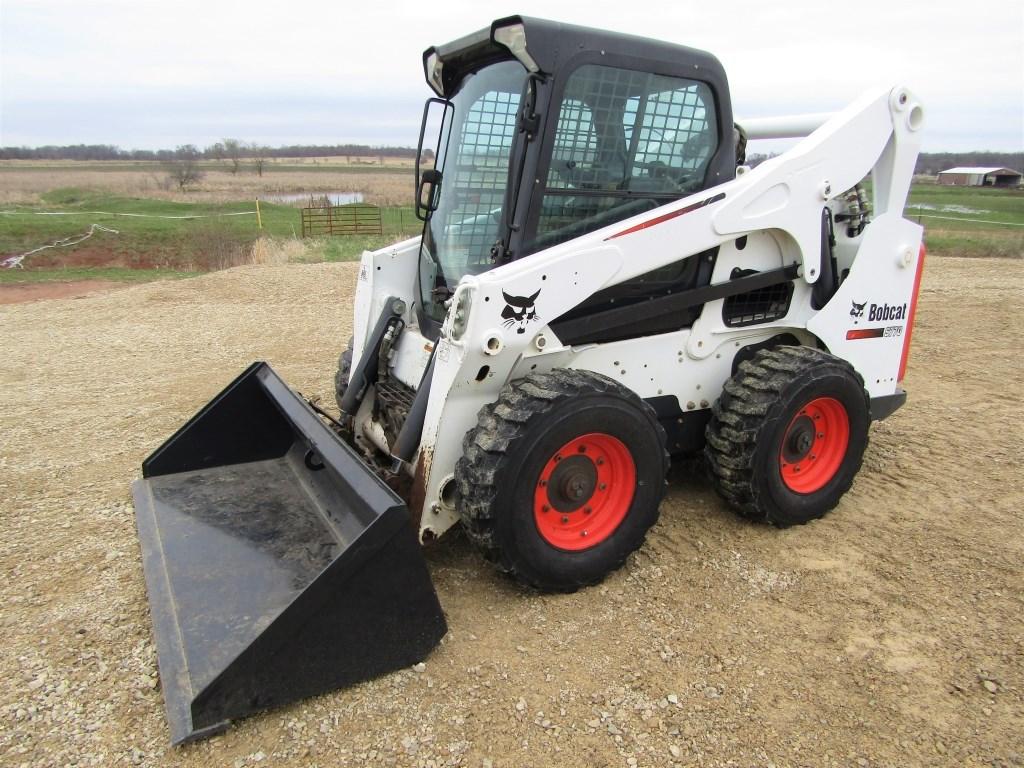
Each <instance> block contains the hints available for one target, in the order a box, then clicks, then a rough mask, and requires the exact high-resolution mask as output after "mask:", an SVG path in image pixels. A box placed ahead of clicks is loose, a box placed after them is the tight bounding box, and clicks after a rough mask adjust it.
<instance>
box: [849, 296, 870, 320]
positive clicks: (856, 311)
mask: <svg viewBox="0 0 1024 768" xmlns="http://www.w3.org/2000/svg"><path fill="white" fill-rule="evenodd" d="M850 303H851V304H853V309H851V310H850V317H864V307H866V306H867V304H868V303H867V302H866V301H865V302H864V303H863V304H858V303H857V302H856V301H852V300H851V301H850Z"/></svg>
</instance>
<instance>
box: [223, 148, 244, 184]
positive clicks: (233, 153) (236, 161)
mask: <svg viewBox="0 0 1024 768" xmlns="http://www.w3.org/2000/svg"><path fill="white" fill-rule="evenodd" d="M221 144H223V145H224V157H226V158H227V159H228V160H229V161H230V163H231V173H232V174H234V175H236V176H237V175H238V169H239V168H240V167H241V165H242V154H243V152H244V150H245V147H244V146H243V144H242V142H240V141H239V140H238V139H224V140H223V141H221Z"/></svg>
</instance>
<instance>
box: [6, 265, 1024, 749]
mask: <svg viewBox="0 0 1024 768" xmlns="http://www.w3.org/2000/svg"><path fill="white" fill-rule="evenodd" d="M354 279H355V266H354V265H347V264H343V265H311V266H299V265H294V266H287V267H243V268H238V269H234V270H230V271H227V272H220V273H216V274H211V275H208V276H205V277H202V278H196V279H192V280H183V281H175V282H163V283H153V284H147V285H139V286H132V287H129V288H124V289H121V290H118V291H116V292H112V293H108V294H94V295H91V296H88V297H85V298H79V299H57V300H52V301H41V302H34V303H29V304H19V305H10V306H3V307H0V324H2V327H3V334H2V336H0V386H2V389H0V391H2V393H3V397H4V399H5V404H4V408H3V410H2V411H0V498H2V502H0V505H2V506H0V577H2V581H0V601H2V602H0V605H2V606H3V610H2V613H0V628H2V631H3V645H2V647H0V648H2V650H0V763H2V764H3V765H12V766H17V765H181V766H207V765H217V766H221V765H224V766H248V765H319V766H338V765H358V766H363V765H395V766H537V767H540V766H627V767H628V766H655V765H658V766H661V765H701V766H725V765H736V766H755V765H756V766H768V765H775V766H780V767H781V766H797V765H799V766H832V765H837V766H858V767H860V766H869V765H870V766H875V765H890V766H907V765H929V766H930V765H949V766H963V765H969V766H970V765H986V766H1014V765H1024V614H1022V603H1024V577H1022V570H1021V563H1022V554H1024V520H1022V513H1021V509H1022V507H1024V494H1022V488H1024V474H1022V472H1021V469H1020V466H1021V460H1022V458H1024V456H1022V453H1024V451H1022V447H1021V446H1022V444H1024V439H1022V438H1024V429H1022V426H1021V422H1020V419H1021V416H1022V408H1021V404H1022V396H1021V387H1020V373H1021V364H1020V353H1021V337H1022V336H1024V320H1022V318H1024V298H1022V297H1024V262H1021V261H1009V260H1001V261H997V260H960V259H943V258H935V257H933V258H932V259H931V260H930V262H929V265H928V267H927V269H926V273H925V283H924V289H923V294H922V299H921V307H920V312H919V319H918V326H917V331H916V333H915V337H914V352H913V355H912V360H911V368H910V374H909V375H908V380H907V388H908V390H909V391H910V401H909V403H908V405H907V406H906V408H904V409H903V410H902V411H900V412H898V413H897V414H896V415H894V416H893V417H892V418H891V419H889V420H888V421H886V422H884V423H882V424H879V425H877V426H875V427H874V428H873V429H872V435H871V445H870V447H869V449H868V453H867V457H866V460H865V466H864V469H863V470H862V472H861V474H860V476H859V477H858V479H857V481H856V483H855V484H854V487H853V490H852V491H851V492H850V493H849V494H848V495H847V497H846V498H845V499H844V501H843V502H842V503H841V504H840V506H839V507H838V508H837V509H836V510H835V511H834V512H833V513H832V514H831V515H829V516H828V517H827V518H825V519H824V520H822V521H818V522H815V523H812V524H810V525H807V526H804V527H801V528H796V529H790V530H786V531H778V530H774V529H771V528H767V527H762V526H757V525H751V524H747V523H745V522H743V521H741V520H739V519H737V518H736V517H734V516H733V515H732V514H731V513H730V512H729V510H728V509H726V508H725V507H724V505H723V504H722V503H721V502H720V501H719V500H718V499H717V498H716V497H715V496H714V495H713V493H712V492H711V490H710V488H709V486H708V484H707V483H706V482H705V481H704V480H703V479H701V478H700V477H698V476H695V475H692V474H690V473H688V472H687V471H686V470H685V468H678V469H674V470H673V477H672V479H673V482H672V485H671V489H670V491H669V495H668V497H667V499H666V501H665V502H664V504H663V505H662V510H661V522H660V523H659V524H658V525H657V526H656V527H655V528H654V529H653V530H652V531H651V534H650V536H649V539H648V543H647V545H646V546H645V547H644V548H643V550H642V551H641V552H640V553H638V554H637V555H635V556H633V557H632V558H630V560H629V562H628V564H627V566H626V567H625V568H623V569H622V570H621V571H620V572H618V573H616V574H614V575H613V576H612V577H610V578H609V579H608V580H607V581H606V582H605V583H604V584H603V585H601V586H598V587H595V588H591V589H588V590H585V591H583V592H580V593H578V594H575V595H559V596H542V595H537V594H532V593H529V592H526V591H524V590H522V589H520V588H518V587H516V586H515V585H513V584H511V583H509V582H507V581H506V580H504V579H502V578H500V577H499V576H497V575H496V574H494V573H492V571H491V570H490V569H489V568H488V567H486V565H485V564H484V563H482V562H481V560H480V558H479V557H478V556H477V555H476V554H475V553H474V552H473V551H472V550H471V548H470V547H469V545H468V544H467V542H466V540H465V538H464V537H463V536H462V535H461V534H457V533H456V534H453V535H451V536H446V537H445V538H444V539H442V540H441V541H440V542H439V543H438V544H437V545H436V546H434V547H433V548H431V549H430V550H429V551H428V552H427V559H428V563H429V566H430V570H431V572H432V574H433V577H434V580H435V583H436V584H437V588H438V592H439V594H440V597H441V602H442V604H443V605H444V607H445V610H446V612H447V614H448V620H449V623H450V626H451V632H450V633H449V635H448V636H447V637H446V639H445V641H444V643H443V644H442V645H441V646H440V647H439V648H438V649H437V650H436V651H435V652H434V653H433V654H432V655H431V656H430V658H429V659H427V661H426V664H425V665H424V666H422V667H420V666H417V668H414V669H410V670H405V671H401V672H398V673H395V674H392V675H388V676H386V677H384V678H382V679H379V680H376V681H373V682H370V683H366V684H363V685H360V686H358V687H356V688H354V689H349V690H347V691H341V692H337V693H333V694H330V695H326V696H322V697H319V698H317V699H313V700H310V701H306V702H301V703H299V704H296V705H293V706H291V707H289V708H286V709H283V710H278V711H274V712H271V713H269V714H265V715H261V716H257V717H253V718H250V719H248V720H245V721H243V722H241V723H239V724H238V725H237V726H236V727H234V728H232V729H231V730H230V731H228V732H227V733H225V734H223V735H221V736H218V737H216V738H214V739H212V740H209V741H207V742H203V743H200V744H197V745H192V746H188V747H186V748H182V749H172V748H170V747H169V746H168V735H167V730H166V725H165V722H164V717H163V702H162V699H161V693H160V688H159V679H158V675H157V667H156V657H155V652H154V648H153V644H152V640H151V634H150V626H149V614H148V609H147V603H146V595H145V587H144V582H143V577H142V568H141V562H140V557H139V550H138V544H137V540H136V536H135V529H134V519H133V512H132V507H131V502H130V496H129V491H128V486H129V483H130V481H131V480H132V479H133V478H134V477H136V476H137V474H138V472H139V466H140V463H141V461H142V459H143V458H144V457H145V456H146V455H147V454H148V453H149V452H150V451H151V450H152V449H153V448H155V447H156V446H157V445H158V444H159V443H160V442H161V441H163V440H164V439H165V438H166V437H167V436H169V435H170V434H171V433H172V432H173V431H174V430H175V429H176V428H177V427H178V426H179V425H180V424H181V423H182V422H183V421H184V420H185V419H186V418H187V417H188V416H190V415H191V414H192V413H194V412H195V411H196V410H197V409H198V408H199V407H200V406H201V405H202V404H204V403H205V402H206V401H207V400H208V399H209V398H210V397H211V396H212V395H214V394H215V393H216V392H217V391H218V390H219V389H220V388H221V387H222V386H223V385H224V384H226V383H227V382H228V381H229V380H230V379H231V378H232V377H234V376H235V375H236V374H237V373H238V372H239V371H240V370H241V369H242V368H243V367H244V366H246V365H247V364H248V363H249V362H251V361H252V360H254V359H266V360H269V361H270V362H271V363H272V364H273V365H274V366H275V368H276V369H277V370H278V371H279V372H280V373H281V375H282V376H283V377H284V378H285V380H286V381H288V382H290V383H291V384H292V385H293V386H294V387H295V388H297V389H299V390H300V391H302V392H304V393H305V394H306V395H319V396H321V397H323V398H324V401H325V402H327V403H329V402H331V400H330V396H329V392H330V390H329V387H330V381H331V376H332V373H333V366H334V362H335V360H336V359H337V353H338V350H339V348H340V347H341V346H342V345H343V343H344V340H345V339H347V338H348V336H349V333H350V322H351V321H350V318H349V317H348V312H349V311H350V307H351V289H352V286H353V283H354Z"/></svg>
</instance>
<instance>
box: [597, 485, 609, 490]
mask: <svg viewBox="0 0 1024 768" xmlns="http://www.w3.org/2000/svg"><path fill="white" fill-rule="evenodd" d="M597 487H598V488H600V489H601V490H602V491H603V490H605V489H606V488H607V487H608V484H607V483H601V484H600V485H599V486H597Z"/></svg>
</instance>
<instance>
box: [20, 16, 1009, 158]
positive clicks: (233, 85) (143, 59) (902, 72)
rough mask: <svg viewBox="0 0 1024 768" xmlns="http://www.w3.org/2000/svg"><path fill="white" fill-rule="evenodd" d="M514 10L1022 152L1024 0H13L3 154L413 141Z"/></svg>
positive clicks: (940, 140) (776, 90) (945, 135)
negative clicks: (681, 52) (436, 94)
mask: <svg viewBox="0 0 1024 768" xmlns="http://www.w3.org/2000/svg"><path fill="white" fill-rule="evenodd" d="M515 13H519V14H523V15H532V16H540V17H544V18H550V19H555V20H559V21H565V22H570V23H576V24H583V25H587V26H594V27H603V28H607V29H612V30H616V31H620V32H628V33H631V34H636V35H641V36H644V37H653V38H660V39H663V40H668V41H671V42H676V43H681V44H684V45H689V46H691V47H694V48H701V49H704V50H707V51H710V52H711V53H713V54H714V55H715V56H717V57H718V58H719V59H720V60H721V61H722V63H723V64H724V65H725V68H726V72H727V73H728V76H729V81H730V87H731V90H732V100H733V112H734V114H735V115H737V116H740V117H742V116H749V117H762V116H772V115H787V114H797V113H803V112H827V111H832V110H836V109H839V108H841V107H843V106H845V105H846V104H847V103H849V102H850V101H852V100H853V99H854V98H856V97H857V96H858V95H860V94H861V93H862V92H864V91H866V90H868V89H871V88H875V87H878V86H884V85H890V84H895V83H897V82H899V83H902V84H905V85H906V86H908V87H909V88H910V89H911V90H912V91H913V92H915V93H916V94H917V95H918V96H919V97H920V98H921V100H922V102H923V103H924V106H925V109H926V115H927V116H926V120H927V123H926V127H925V133H924V139H923V150H924V151H931V152H941V151H970V150H1005V151H1024V2H1021V0H972V1H971V2H963V1H960V2H945V1H944V0H931V1H930V2H925V1H923V0H886V1H885V2H882V1H880V0H856V2H846V3H838V2H831V3H825V2H821V1H820V0H808V1H804V0H772V1H771V2H764V1H763V0H751V1H750V2H730V1H729V0H716V1H713V2H709V1H708V0H702V1H701V2H695V1H693V0H639V2H634V3H623V2H616V3H607V2H601V1H600V0H565V1H564V2H563V1H561V0H546V2H536V1H534V0H521V1H520V2H518V3H517V4H515V5H510V4H507V3H500V2H490V0H475V1H470V0H434V1H433V2H422V0H420V1H419V2H406V1H405V0H377V2H366V1H365V0H361V1H360V2H358V3H355V2H352V0H297V1H296V2H290V3H282V2H266V0H262V1H261V0H246V2H236V1H235V0H159V1H156V0H0V146H21V145H25V146H40V145H44V144H78V143H85V144H116V145H119V146H121V147H122V148H126V149H131V148H135V149H159V148H173V147H175V146H177V145H180V144H196V145H198V146H200V147H203V146H207V145H209V144H212V143H214V142H215V141H218V140H219V139H221V138H224V137H232V138H239V139H242V140H245V141H252V142H258V143H261V144H268V145H272V146H278V145H282V144H340V143H365V144H374V145H403V146H412V145H415V143H416V139H417V134H418V128H419V122H420V115H421V113H422V104H423V100H424V99H425V98H427V97H428V96H431V95H432V93H431V92H430V91H429V89H428V87H427V85H426V83H425V82H424V80H423V70H422V63H421V56H422V52H423V50H424V49H425V48H427V47H428V46H430V45H433V44H441V43H445V42H448V41H450V40H452V39H455V38H457V37H461V36H462V35H464V34H467V33H469V32H472V31H475V30H477V29H480V28H483V27H485V26H488V25H489V24H490V22H491V21H492V20H494V19H496V18H500V17H503V16H508V15H511V14H515ZM527 44H529V43H527ZM771 148H772V146H771V145H769V144H766V143H761V144H760V145H759V146H755V147H752V148H751V149H752V150H753V151H758V150H761V151H764V150H767V149H771Z"/></svg>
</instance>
